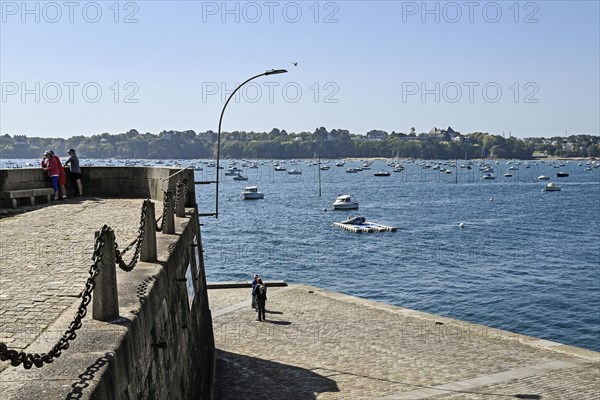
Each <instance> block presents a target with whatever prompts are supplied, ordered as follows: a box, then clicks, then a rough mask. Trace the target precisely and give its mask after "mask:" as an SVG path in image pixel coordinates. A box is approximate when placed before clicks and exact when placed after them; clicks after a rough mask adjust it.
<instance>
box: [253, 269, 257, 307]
mask: <svg viewBox="0 0 600 400" xmlns="http://www.w3.org/2000/svg"><path fill="white" fill-rule="evenodd" d="M257 279H258V274H254V276H253V277H252V308H253V309H255V310H256V287H257V286H258V283H257V282H256V280H257Z"/></svg>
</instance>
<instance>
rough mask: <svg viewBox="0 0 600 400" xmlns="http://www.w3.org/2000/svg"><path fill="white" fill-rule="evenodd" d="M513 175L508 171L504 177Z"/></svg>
mask: <svg viewBox="0 0 600 400" xmlns="http://www.w3.org/2000/svg"><path fill="white" fill-rule="evenodd" d="M512 176H513V175H512V174H511V173H510V172H506V173H505V174H504V177H505V178H512Z"/></svg>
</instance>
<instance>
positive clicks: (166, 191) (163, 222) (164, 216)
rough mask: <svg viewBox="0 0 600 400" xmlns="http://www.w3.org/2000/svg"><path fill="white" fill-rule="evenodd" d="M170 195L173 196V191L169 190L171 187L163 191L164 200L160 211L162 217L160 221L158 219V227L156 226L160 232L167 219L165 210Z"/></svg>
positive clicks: (166, 209)
mask: <svg viewBox="0 0 600 400" xmlns="http://www.w3.org/2000/svg"><path fill="white" fill-rule="evenodd" d="M171 196H173V193H172V192H171V189H167V190H165V192H164V200H163V212H162V217H160V218H161V221H160V227H158V226H157V227H156V230H157V231H158V232H162V231H163V229H164V228H165V224H166V222H165V221H166V219H167V211H168V204H169V201H171Z"/></svg>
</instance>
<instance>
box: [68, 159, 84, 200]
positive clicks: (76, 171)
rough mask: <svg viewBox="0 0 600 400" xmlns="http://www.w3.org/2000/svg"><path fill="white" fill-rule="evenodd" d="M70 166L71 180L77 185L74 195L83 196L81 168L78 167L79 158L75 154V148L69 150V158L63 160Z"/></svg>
mask: <svg viewBox="0 0 600 400" xmlns="http://www.w3.org/2000/svg"><path fill="white" fill-rule="evenodd" d="M67 165H68V166H69V167H70V168H71V180H72V181H73V182H75V184H76V185H77V193H75V196H83V185H82V184H81V168H80V167H79V158H77V156H76V155H75V149H70V150H69V159H68V160H67V162H65V168H66V167H67Z"/></svg>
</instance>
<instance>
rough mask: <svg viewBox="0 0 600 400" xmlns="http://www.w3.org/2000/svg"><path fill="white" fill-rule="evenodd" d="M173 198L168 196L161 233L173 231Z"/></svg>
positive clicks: (171, 232)
mask: <svg viewBox="0 0 600 400" xmlns="http://www.w3.org/2000/svg"><path fill="white" fill-rule="evenodd" d="M174 202H175V199H174V198H173V196H172V195H171V196H169V198H168V199H167V214H166V215H165V218H166V219H165V224H164V225H163V230H162V233H169V234H173V233H175V203H174Z"/></svg>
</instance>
